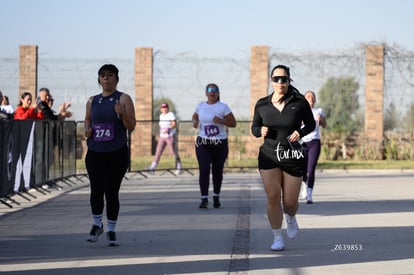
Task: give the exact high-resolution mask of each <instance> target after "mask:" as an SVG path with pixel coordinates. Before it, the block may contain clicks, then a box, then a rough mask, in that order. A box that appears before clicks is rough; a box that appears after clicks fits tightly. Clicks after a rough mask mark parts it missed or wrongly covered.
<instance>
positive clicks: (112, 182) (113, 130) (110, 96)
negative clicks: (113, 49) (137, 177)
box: [85, 64, 136, 246]
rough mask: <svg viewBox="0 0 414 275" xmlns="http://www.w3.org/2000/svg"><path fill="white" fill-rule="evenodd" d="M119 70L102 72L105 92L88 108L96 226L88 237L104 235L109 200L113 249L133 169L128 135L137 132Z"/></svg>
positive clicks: (103, 69)
mask: <svg viewBox="0 0 414 275" xmlns="http://www.w3.org/2000/svg"><path fill="white" fill-rule="evenodd" d="M118 72H119V71H118V69H117V68H116V67H115V66H114V65H112V64H105V65H103V66H102V67H101V68H100V69H99V71H98V76H99V77H98V82H99V84H100V85H101V87H102V92H101V93H99V94H97V95H95V96H92V97H90V98H89V100H88V102H87V104H86V114H85V137H86V138H87V145H88V152H87V154H86V157H85V164H86V170H87V171H88V175H89V180H90V187H91V195H90V204H91V209H92V218H93V225H92V229H91V231H90V232H89V234H88V235H87V237H86V240H87V241H89V242H96V241H98V237H99V235H101V234H102V233H103V231H104V228H103V223H102V216H103V210H104V206H105V200H106V217H107V238H108V241H109V245H110V246H116V245H118V242H117V238H116V234H115V228H116V224H117V220H118V214H119V189H120V187H121V182H122V179H123V177H124V175H125V173H126V171H127V169H128V165H129V148H128V143H127V137H128V131H129V132H131V131H133V130H134V129H135V125H136V118H135V109H134V105H133V102H132V99H131V97H130V96H129V95H127V94H125V93H122V92H119V91H117V84H118V81H119V77H118Z"/></svg>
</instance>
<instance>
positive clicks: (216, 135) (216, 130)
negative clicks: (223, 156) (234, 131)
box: [195, 101, 231, 139]
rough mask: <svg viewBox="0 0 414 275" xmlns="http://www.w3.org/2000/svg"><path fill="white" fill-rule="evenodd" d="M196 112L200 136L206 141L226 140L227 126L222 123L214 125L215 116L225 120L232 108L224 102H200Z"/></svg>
mask: <svg viewBox="0 0 414 275" xmlns="http://www.w3.org/2000/svg"><path fill="white" fill-rule="evenodd" d="M195 112H196V113H197V114H198V120H199V133H198V135H199V136H200V137H202V138H206V139H226V138H227V132H226V126H224V125H223V124H221V123H214V122H213V118H214V117H215V116H217V117H219V118H221V119H223V118H224V117H225V116H226V115H228V114H230V113H231V110H230V107H229V106H228V105H227V104H226V103H223V102H220V101H217V102H216V103H214V104H208V103H207V102H200V103H199V104H198V105H197V107H196V110H195Z"/></svg>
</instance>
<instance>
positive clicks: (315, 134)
mask: <svg viewBox="0 0 414 275" xmlns="http://www.w3.org/2000/svg"><path fill="white" fill-rule="evenodd" d="M312 113H313V118H314V119H315V122H316V126H315V130H313V131H312V132H310V133H309V134H307V135H306V136H304V137H302V140H303V141H304V142H309V141H312V140H314V139H321V135H320V133H319V123H318V121H317V120H316V118H317V117H318V116H319V115H320V116H323V117H325V112H324V111H323V110H322V108H312Z"/></svg>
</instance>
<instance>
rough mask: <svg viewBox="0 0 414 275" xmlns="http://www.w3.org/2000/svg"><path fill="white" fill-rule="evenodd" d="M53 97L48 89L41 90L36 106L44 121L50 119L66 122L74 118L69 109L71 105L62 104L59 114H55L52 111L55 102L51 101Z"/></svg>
mask: <svg viewBox="0 0 414 275" xmlns="http://www.w3.org/2000/svg"><path fill="white" fill-rule="evenodd" d="M51 99H52V100H53V98H52V95H51V94H50V90H49V89H48V88H45V87H43V88H41V89H40V90H39V95H38V98H37V100H36V105H37V108H38V110H40V112H41V113H42V118H43V119H49V120H65V119H66V118H69V117H71V116H72V112H70V111H68V108H69V107H70V106H71V105H70V103H66V102H64V103H62V104H61V105H60V106H59V113H58V114H55V112H54V111H53V110H52V109H51V106H52V105H51V104H53V101H51Z"/></svg>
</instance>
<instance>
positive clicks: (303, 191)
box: [300, 181, 308, 199]
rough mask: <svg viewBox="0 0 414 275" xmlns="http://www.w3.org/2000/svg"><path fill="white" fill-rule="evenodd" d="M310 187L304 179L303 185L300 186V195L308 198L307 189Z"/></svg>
mask: <svg viewBox="0 0 414 275" xmlns="http://www.w3.org/2000/svg"><path fill="white" fill-rule="evenodd" d="M307 188H308V186H307V185H306V183H305V182H304V181H302V185H301V188H300V196H301V197H302V199H306V195H307V194H306V193H307V192H306V189H307Z"/></svg>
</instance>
